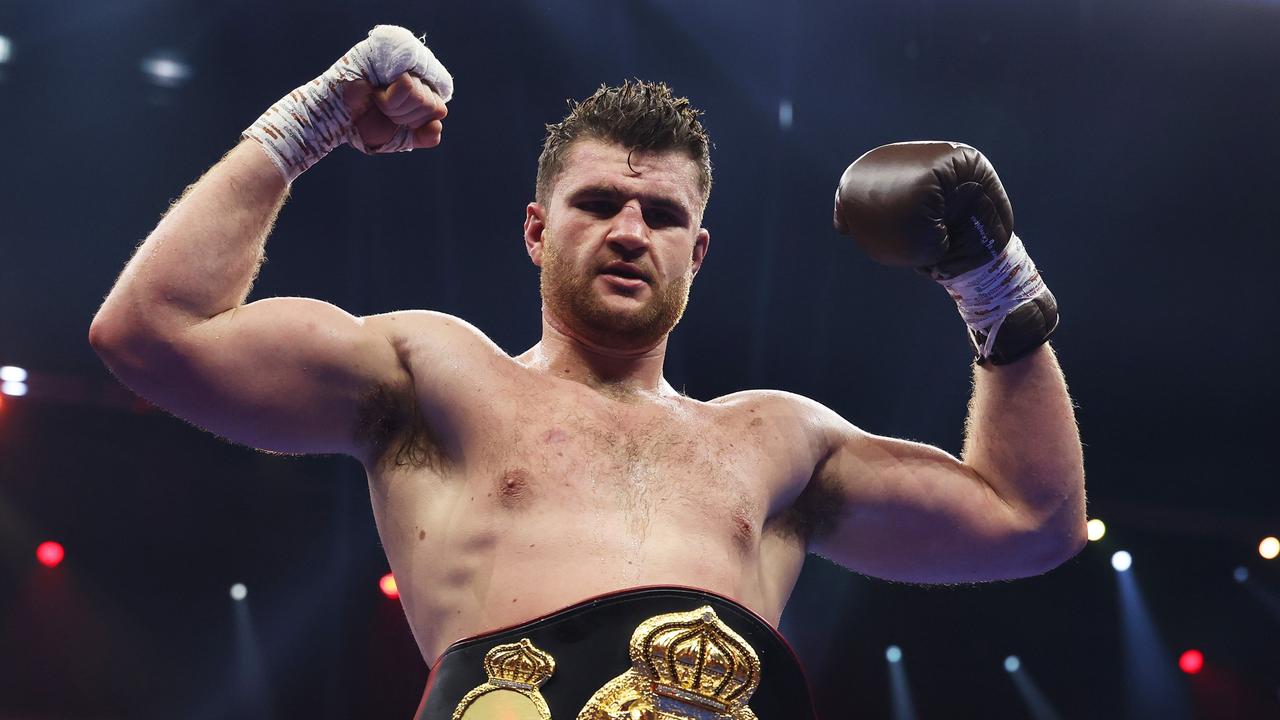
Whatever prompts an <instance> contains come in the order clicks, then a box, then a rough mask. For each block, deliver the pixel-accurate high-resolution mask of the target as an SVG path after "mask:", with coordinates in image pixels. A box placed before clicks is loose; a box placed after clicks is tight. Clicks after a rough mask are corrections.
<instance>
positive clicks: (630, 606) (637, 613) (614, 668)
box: [415, 587, 817, 720]
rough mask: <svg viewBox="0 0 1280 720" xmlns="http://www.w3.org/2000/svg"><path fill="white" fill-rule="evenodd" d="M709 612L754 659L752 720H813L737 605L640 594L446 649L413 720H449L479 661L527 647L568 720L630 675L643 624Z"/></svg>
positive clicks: (795, 680)
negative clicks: (551, 668)
mask: <svg viewBox="0 0 1280 720" xmlns="http://www.w3.org/2000/svg"><path fill="white" fill-rule="evenodd" d="M707 605H709V606H711V607H712V609H714V610H715V612H716V615H717V616H718V617H719V618H720V620H721V621H722V622H723V623H725V624H726V625H728V626H729V627H730V628H731V629H732V630H733V631H734V632H736V633H737V634H738V635H740V636H741V637H742V639H744V640H746V642H747V643H749V644H750V645H751V646H752V648H754V650H755V652H756V654H757V655H758V656H759V659H760V685H759V687H758V688H757V689H756V690H755V692H754V694H752V695H751V699H750V702H749V707H750V708H751V711H752V712H754V713H755V715H756V717H757V718H759V720H814V719H815V718H816V717H817V715H816V713H815V712H814V709H813V700H812V697H811V695H810V692H809V684H808V680H807V679H806V678H805V675H804V670H803V668H802V667H801V666H800V662H799V660H798V659H797V658H796V656H795V653H794V652H793V651H792V650H791V648H790V646H788V645H787V643H786V641H785V640H783V638H782V636H781V635H779V634H778V633H777V631H776V630H774V629H773V628H772V627H771V626H770V625H769V624H768V623H766V622H764V621H763V620H761V619H760V617H759V616H757V615H756V614H755V613H753V612H751V611H750V610H747V609H746V608H744V607H742V606H741V605H738V604H737V603H735V602H733V601H731V600H729V599H727V598H723V597H720V596H719V595H713V594H711V593H708V592H704V591H701V590H694V589H692V588H667V587H658V588H643V589H638V590H628V591H623V592H620V593H615V594H611V595H605V596H601V597H598V598H594V599H591V600H587V601H585V602H582V603H579V604H577V605H573V606H571V607H568V608H565V609H564V610H560V611H557V612H555V613H553V614H551V615H547V616H545V617H542V618H539V619H537V620H533V621H531V622H528V623H525V624H523V625H520V626H517V627H514V628H510V629H507V630H502V631H499V632H496V633H493V634H489V635H484V636H481V637H476V638H470V639H466V640H461V641H459V642H456V643H454V644H453V645H450V646H449V648H448V649H447V650H446V651H445V652H444V654H443V655H441V656H440V660H439V661H438V662H437V663H436V666H435V667H434V668H432V669H431V674H430V677H429V679H428V682H427V691H426V694H425V695H424V697H423V698H422V703H421V704H420V705H419V707H418V713H417V715H416V716H415V718H416V720H451V718H452V717H453V713H454V710H455V709H456V708H457V707H458V704H459V702H461V701H462V700H463V698H464V696H466V695H467V693H468V692H470V691H472V690H473V689H474V688H476V687H477V686H480V685H482V684H484V683H485V682H486V681H487V680H488V677H487V675H486V673H485V669H484V657H485V655H486V653H488V652H489V651H490V650H492V649H493V648H494V647H496V646H498V645H504V644H508V643H518V642H520V641H521V640H522V639H527V640H529V641H530V642H531V643H532V644H533V645H534V646H536V647H537V648H539V649H541V650H542V651H544V652H546V653H548V654H550V655H551V656H552V657H554V659H555V672H554V674H553V675H552V676H551V677H550V679H548V680H546V682H545V683H544V684H543V685H542V686H541V687H540V688H539V691H540V693H541V695H542V697H543V698H545V700H546V704H547V707H548V708H549V709H550V711H551V717H552V718H553V720H576V718H577V717H578V712H579V711H580V710H581V709H582V707H583V706H584V705H585V704H586V703H587V701H588V699H590V698H591V696H592V694H593V693H595V692H596V691H597V690H598V689H600V688H601V687H602V686H604V685H605V683H607V682H609V681H610V680H612V679H613V678H615V677H617V676H618V675H619V674H621V673H623V672H624V671H626V670H628V669H629V668H630V667H631V660H630V657H629V655H628V646H629V643H630V640H631V636H632V633H634V632H635V630H636V628H637V627H638V626H639V625H640V624H641V623H643V622H644V621H646V620H648V619H650V618H652V617H654V616H657V615H662V614H666V613H676V612H681V613H683V612H689V611H693V610H697V609H698V608H701V607H703V606H707Z"/></svg>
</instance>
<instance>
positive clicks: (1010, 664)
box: [1004, 655, 1022, 672]
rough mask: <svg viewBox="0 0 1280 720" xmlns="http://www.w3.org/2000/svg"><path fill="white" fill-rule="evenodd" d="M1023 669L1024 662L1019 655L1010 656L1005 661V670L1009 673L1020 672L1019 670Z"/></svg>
mask: <svg viewBox="0 0 1280 720" xmlns="http://www.w3.org/2000/svg"><path fill="white" fill-rule="evenodd" d="M1020 667H1022V661H1021V660H1019V659H1018V656H1017V655H1010V656H1009V657H1007V658H1005V659H1004V669H1005V670H1006V671H1008V672H1018V668H1020Z"/></svg>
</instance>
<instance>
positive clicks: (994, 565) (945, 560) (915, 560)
mask: <svg viewBox="0 0 1280 720" xmlns="http://www.w3.org/2000/svg"><path fill="white" fill-rule="evenodd" d="M830 432H831V433H832V436H833V443H832V446H831V452H830V453H829V455H828V456H827V457H826V458H825V459H824V460H823V461H822V463H821V464H820V465H819V467H818V468H817V470H816V471H815V473H814V476H813V478H812V479H811V481H810V482H811V485H813V487H812V488H811V489H810V490H811V492H810V491H807V492H810V496H811V497H817V498H821V499H823V502H824V503H825V505H826V507H825V508H824V509H825V510H826V511H827V512H828V513H829V515H828V522H825V523H823V524H821V525H820V526H819V531H818V532H815V533H814V534H813V535H812V537H811V538H810V550H812V551H813V552H816V553H818V554H820V555H823V556H825V557H828V558H830V559H832V560H834V561H836V562H838V563H840V564H841V565H844V566H845V567H847V568H849V569H851V570H855V571H858V572H861V573H864V574H867V575H871V576H874V577H879V578H883V579H886V580H900V581H905V582H919V583H960V582H981V581H987V580H1000V579H1009V578H1015V577H1025V576H1028V575H1035V574H1039V573H1042V572H1045V571H1046V570H1048V569H1049V568H1050V567H1053V566H1054V565H1056V564H1057V563H1058V562H1059V561H1060V560H1061V558H1060V557H1057V555H1056V553H1057V551H1056V550H1051V549H1049V548H1047V547H1045V543H1044V541H1043V539H1042V538H1040V537H1039V536H1038V535H1037V534H1036V532H1035V526H1034V523H1033V522H1032V521H1031V520H1030V519H1029V518H1028V517H1026V516H1025V515H1024V514H1022V513H1020V512H1018V510H1017V509H1016V508H1014V507H1013V506H1011V505H1010V504H1008V503H1006V502H1005V501H1004V499H1002V498H1001V497H1000V495H999V494H998V493H997V492H996V491H995V490H994V489H993V488H992V486H991V485H990V484H988V483H987V482H986V481H985V480H983V478H982V477H981V476H980V475H979V474H978V473H977V472H975V471H974V470H973V469H972V468H970V467H968V466H966V465H964V464H963V463H961V461H960V460H958V459H956V458H955V457H953V456H952V455H950V454H948V453H946V452H944V451H942V450H939V449H938V448H935V447H932V446H929V445H924V444H921V443H916V442H910V441H906V440H896V439H893V438H886V437H880V436H876V435H871V434H869V433H866V432H863V431H861V430H859V429H857V428H855V427H853V426H852V425H849V424H848V423H846V422H844V421H843V420H839V421H838V422H833V424H832V426H831V428H830Z"/></svg>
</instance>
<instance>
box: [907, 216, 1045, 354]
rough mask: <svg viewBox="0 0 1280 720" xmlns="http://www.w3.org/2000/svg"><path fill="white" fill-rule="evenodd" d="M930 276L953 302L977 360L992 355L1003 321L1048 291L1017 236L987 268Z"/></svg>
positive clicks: (932, 271)
mask: <svg viewBox="0 0 1280 720" xmlns="http://www.w3.org/2000/svg"><path fill="white" fill-rule="evenodd" d="M929 274H930V276H932V277H933V279H934V280H937V281H938V283H939V284H940V285H942V286H943V287H944V288H946V289H947V292H948V293H950V294H951V299H952V300H955V301H956V308H957V309H958V310H959V311H960V317H961V318H962V319H963V320H964V324H965V325H967V326H969V331H970V335H971V336H972V338H973V343H974V349H975V350H976V351H977V354H978V357H980V358H988V357H991V356H992V354H993V351H994V350H995V345H996V334H997V333H998V332H999V331H1000V326H1001V325H1002V324H1003V323H1004V320H1005V318H1007V317H1009V315H1010V314H1011V313H1012V312H1013V311H1014V310H1016V309H1017V308H1018V307H1020V306H1022V305H1024V304H1026V303H1029V302H1031V301H1032V300H1034V299H1035V298H1037V297H1040V296H1041V294H1042V293H1044V292H1046V291H1047V289H1048V288H1046V287H1045V284H1044V280H1041V279H1040V272H1039V271H1038V270H1036V264H1035V263H1034V262H1032V261H1031V258H1030V257H1028V256H1027V253H1026V251H1025V250H1024V249H1023V248H1022V240H1020V239H1018V236H1017V234H1012V235H1011V236H1010V238H1009V244H1007V245H1005V247H1004V250H1003V251H1002V252H1001V253H1000V254H999V255H997V256H996V257H995V258H994V259H993V260H992V261H991V262H989V263H987V264H986V265H983V266H981V267H977V268H974V269H972V270H969V271H968V272H964V273H961V274H959V275H956V276H954V277H947V276H946V275H945V274H944V273H941V272H939V271H938V270H937V268H931V269H930V273H929Z"/></svg>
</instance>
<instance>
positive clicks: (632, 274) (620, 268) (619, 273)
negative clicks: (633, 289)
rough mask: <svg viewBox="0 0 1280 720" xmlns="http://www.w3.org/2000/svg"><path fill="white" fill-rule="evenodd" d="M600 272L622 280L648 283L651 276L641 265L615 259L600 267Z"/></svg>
mask: <svg viewBox="0 0 1280 720" xmlns="http://www.w3.org/2000/svg"><path fill="white" fill-rule="evenodd" d="M600 274H601V275H605V276H608V277H612V278H619V279H621V280H629V281H632V282H640V283H645V284H648V282H649V276H648V274H646V273H645V272H644V271H643V270H641V269H640V268H639V266H636V265H632V264H631V263H625V262H621V261H616V260H615V261H614V262H611V263H609V264H608V265H605V266H604V267H603V268H601V269H600Z"/></svg>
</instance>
